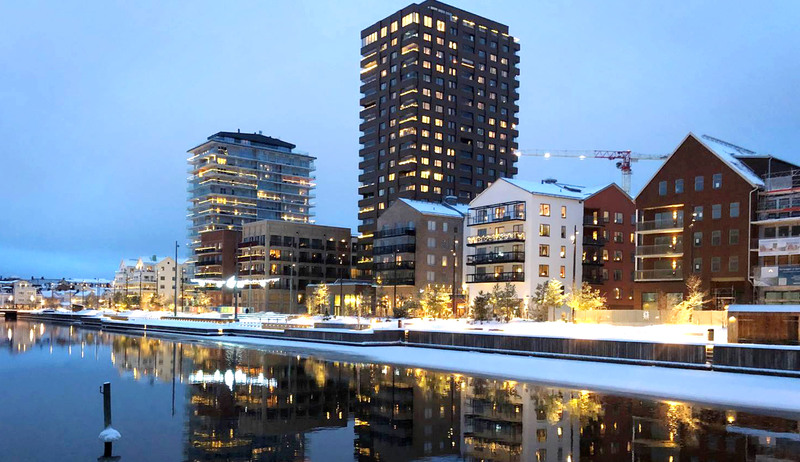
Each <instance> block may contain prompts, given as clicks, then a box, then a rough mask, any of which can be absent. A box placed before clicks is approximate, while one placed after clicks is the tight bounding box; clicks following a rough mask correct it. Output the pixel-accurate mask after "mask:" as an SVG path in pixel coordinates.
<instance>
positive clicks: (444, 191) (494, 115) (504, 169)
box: [358, 0, 519, 274]
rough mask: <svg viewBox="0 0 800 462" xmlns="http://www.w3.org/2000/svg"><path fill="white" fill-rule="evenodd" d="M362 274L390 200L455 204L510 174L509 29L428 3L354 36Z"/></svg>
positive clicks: (512, 61) (513, 100) (513, 115)
mask: <svg viewBox="0 0 800 462" xmlns="http://www.w3.org/2000/svg"><path fill="white" fill-rule="evenodd" d="M361 39H362V46H361V100H360V104H361V111H360V117H361V124H360V126H359V129H360V130H361V136H360V138H359V141H360V143H361V148H360V151H359V156H360V160H359V169H360V171H359V187H358V193H359V195H360V196H361V197H360V200H359V202H358V207H359V213H358V219H359V221H360V224H359V227H358V231H359V232H360V233H361V236H362V239H361V241H360V243H359V247H360V254H361V255H360V258H359V262H360V268H361V269H362V271H363V272H364V274H368V272H369V270H370V269H371V263H372V252H371V249H372V246H373V242H372V233H373V232H374V231H375V230H376V229H377V220H378V218H379V217H380V215H381V214H383V213H384V211H385V210H386V209H388V207H389V206H390V205H391V204H392V202H393V201H394V200H396V199H397V198H401V197H402V198H407V199H412V200H418V201H428V202H441V201H442V200H443V199H444V198H445V197H448V196H453V197H455V198H456V201H457V202H458V203H461V204H467V203H469V201H470V200H472V199H473V198H475V196H476V195H477V194H478V193H480V192H481V191H483V190H484V189H485V188H486V187H487V186H488V185H489V184H490V183H491V182H492V181H495V180H496V179H497V178H502V177H507V178H511V177H513V176H514V175H515V174H516V172H517V169H516V167H515V163H516V161H517V157H516V156H515V155H514V151H515V150H516V149H517V147H518V145H517V136H518V134H519V131H518V130H517V124H518V123H519V119H518V117H517V112H518V111H519V106H518V105H517V101H518V99H519V93H518V87H519V81H518V76H519V68H518V64H519V55H518V53H519V43H518V42H517V40H516V39H515V38H514V37H512V36H511V35H509V30H508V26H505V25H503V24H500V23H498V22H495V21H492V20H490V19H487V18H484V17H481V16H478V15H475V14H473V13H470V12H467V11H464V10H461V9H458V8H455V7H453V6H450V5H447V4H444V3H441V2H438V1H435V0H426V1H423V2H420V3H414V4H411V5H408V6H406V7H404V8H403V9H401V10H400V11H397V12H395V13H393V14H391V15H389V16H388V17H386V18H384V19H382V20H380V21H378V22H376V23H375V24H373V25H371V26H369V27H367V28H366V29H364V30H363V31H362V32H361Z"/></svg>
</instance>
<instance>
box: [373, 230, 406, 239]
mask: <svg viewBox="0 0 800 462" xmlns="http://www.w3.org/2000/svg"><path fill="white" fill-rule="evenodd" d="M416 233H417V230H416V229H415V228H408V227H403V228H392V229H382V230H380V231H375V234H373V238H374V239H380V238H384V237H395V236H413V235H415V234H416Z"/></svg>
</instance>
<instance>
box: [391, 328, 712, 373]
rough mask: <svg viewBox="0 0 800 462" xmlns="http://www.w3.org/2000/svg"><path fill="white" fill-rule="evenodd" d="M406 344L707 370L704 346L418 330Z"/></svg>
mask: <svg viewBox="0 0 800 462" xmlns="http://www.w3.org/2000/svg"><path fill="white" fill-rule="evenodd" d="M406 344H408V345H410V346H428V347H429V346H434V345H435V346H440V347H444V348H451V349H459V350H474V351H485V352H503V353H515V354H525V355H532V356H547V357H554V358H565V359H599V358H603V359H604V360H606V361H613V362H623V363H631V364H660V365H680V366H683V367H698V368H705V367H706V353H705V346H704V345H685V344H665V343H651V342H633V341H617V340H587V339H571V338H551V337H523V336H513V335H494V334H477V333H455V332H420V331H410V332H408V338H407V339H406Z"/></svg>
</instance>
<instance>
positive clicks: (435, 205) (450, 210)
mask: <svg viewBox="0 0 800 462" xmlns="http://www.w3.org/2000/svg"><path fill="white" fill-rule="evenodd" d="M400 201H402V202H403V203H405V204H406V205H408V206H409V207H411V208H413V209H414V210H416V211H417V212H419V213H422V214H424V215H444V216H448V217H454V218H463V217H464V216H466V215H467V212H468V210H469V206H467V205H464V204H454V205H451V204H443V203H441V202H427V201H416V200H412V199H402V198H401V199H400Z"/></svg>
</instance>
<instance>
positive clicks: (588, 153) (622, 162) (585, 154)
mask: <svg viewBox="0 0 800 462" xmlns="http://www.w3.org/2000/svg"><path fill="white" fill-rule="evenodd" d="M514 153H515V154H516V155H517V157H521V156H526V157H528V156H530V157H544V158H545V159H549V158H551V157H571V158H577V159H580V160H584V159H608V160H616V161H617V164H616V166H617V168H618V169H619V170H620V171H621V172H622V189H623V190H624V191H625V192H626V193H628V194H630V193H631V173H633V172H632V170H631V163H633V162H636V161H639V160H664V159H666V158H667V157H669V154H640V153H638V152H631V151H608V150H601V149H597V150H564V149H562V150H546V149H531V150H524V151H521V150H519V149H518V150H516V151H514Z"/></svg>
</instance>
